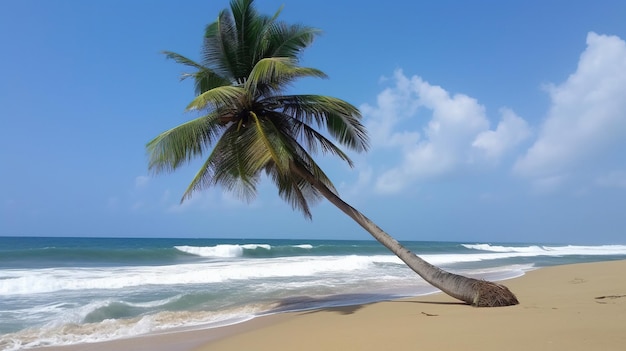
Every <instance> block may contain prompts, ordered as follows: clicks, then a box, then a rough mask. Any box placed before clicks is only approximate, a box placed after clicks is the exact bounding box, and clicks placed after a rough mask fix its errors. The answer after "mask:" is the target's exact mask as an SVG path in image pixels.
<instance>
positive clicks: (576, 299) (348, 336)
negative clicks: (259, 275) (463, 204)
mask: <svg viewBox="0 0 626 351" xmlns="http://www.w3.org/2000/svg"><path fill="white" fill-rule="evenodd" d="M624 272H626V260H619V261H602V262H593V263H582V264H571V265H560V266H551V267H544V268H539V269H536V270H532V271H529V272H526V274H524V275H523V276H521V277H518V278H513V279H510V280H505V281H503V284H504V285H506V286H507V287H509V288H510V289H511V290H512V291H513V292H514V293H515V294H516V295H517V297H518V298H519V300H520V305H517V306H511V307H498V308H474V307H471V306H467V305H465V304H463V303H462V302H458V301H457V300H455V299H453V298H451V297H449V296H447V295H445V294H443V293H436V294H429V295H422V296H417V297H411V298H405V299H399V300H391V301H382V302H375V303H369V304H362V305H354V306H344V307H330V308H322V309H315V310H308V311H300V312H286V313H277V314H271V315H265V316H259V317H256V318H254V319H252V320H250V321H246V322H243V323H238V324H234V325H230V326H224V327H218V328H211V329H197V330H189V331H178V332H167V333H161V334H153V335H146V336H138V337H134V338H128V339H120V340H113V341H107V342H99V343H91V344H77V345H68V346H51V347H40V348H33V349H30V350H40V351H75V350H76V351H77V350H85V351H110V350H116V351H118V350H119V351H124V350H137V349H150V350H155V351H161V350H162V351H165V350H173V351H191V350H194V351H209V350H211V351H220V350H224V351H226V350H295V349H298V350H330V349H341V350H380V349H387V348H394V349H397V350H413V349H416V348H420V349H427V350H429V349H438V350H464V349H467V350H471V349H481V350H494V351H495V350H501V349H502V348H503V347H504V346H505V345H506V347H505V348H506V349H507V350H528V349H537V350H581V351H582V350H590V349H596V350H621V349H622V348H623V345H625V344H626V277H625V275H624V274H625V273H624ZM287 336H289V337H287Z"/></svg>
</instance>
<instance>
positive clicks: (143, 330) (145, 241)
mask: <svg viewBox="0 0 626 351" xmlns="http://www.w3.org/2000/svg"><path fill="white" fill-rule="evenodd" d="M403 244H404V245H406V246H407V247H408V248H409V249H411V250H412V251H413V252H415V253H416V254H418V255H420V256H421V257H422V258H424V259H426V260H427V261H429V262H431V263H433V264H435V265H438V266H440V267H442V268H444V269H446V270H449V271H452V272H456V273H460V274H464V275H468V276H472V277H476V278H483V279H487V280H495V281H499V280H506V279H510V278H514V277H518V276H520V275H523V274H524V272H527V271H529V270H533V269H538V268H541V267H545V266H552V265H561V264H570V263H580V262H592V261H608V260H618V259H626V245H598V246H575V245H549V244H538V243H531V244H529V243H526V244H507V243H475V242H403ZM434 292H436V290H435V289H434V288H432V287H431V286H429V285H428V284H426V283H425V282H424V281H423V280H422V279H421V278H419V277H418V276H417V275H416V274H415V273H413V272H412V271H411V270H410V269H409V268H407V267H406V266H405V265H404V264H403V263H402V262H401V261H400V260H399V259H397V258H396V257H395V256H394V255H392V254H391V253H390V252H389V251H387V249H385V248H384V247H382V246H381V245H380V244H378V243H377V242H376V241H366V240H363V241H342V240H304V239H298V240H263V239H254V240H230V239H149V238H141V239H129V238H52V237H41V238H34V237H0V350H7V351H8V350H18V349H27V348H32V347H42V346H53V345H69V344H78V343H90V342H98V341H105V340H113V339H119V338H128V337H134V336H139V335H146V334H150V333H161V332H166V331H170V330H183V329H194V328H212V327H218V326H224V325H230V324H235V323H241V322H244V321H247V320H250V319H252V318H255V317H257V316H261V315H266V314H272V313H280V312H286V311H298V310H307V309H316V308H322V307H331V306H344V305H352V304H361V303H367V302H374V301H382V300H389V299H395V298H401V297H408V296H417V295H425V294H431V293H434ZM521 302H522V303H523V301H521Z"/></svg>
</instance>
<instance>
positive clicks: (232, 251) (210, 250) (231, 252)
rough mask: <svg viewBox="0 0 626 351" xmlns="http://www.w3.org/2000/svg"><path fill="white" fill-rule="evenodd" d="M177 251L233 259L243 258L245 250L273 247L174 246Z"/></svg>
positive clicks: (257, 245) (262, 245) (246, 245)
mask: <svg viewBox="0 0 626 351" xmlns="http://www.w3.org/2000/svg"><path fill="white" fill-rule="evenodd" d="M174 248H175V249H176V250H179V251H182V252H185V253H188V254H191V255H196V256H201V257H221V258H232V257H241V256H243V252H244V250H256V249H264V250H271V249H272V246H271V245H267V244H245V245H228V244H224V245H216V246H174Z"/></svg>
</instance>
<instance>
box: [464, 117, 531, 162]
mask: <svg viewBox="0 0 626 351" xmlns="http://www.w3.org/2000/svg"><path fill="white" fill-rule="evenodd" d="M500 113H501V114H502V119H501V120H500V123H498V127H497V128H496V130H486V131H484V132H482V133H480V134H478V136H477V137H476V139H475V140H474V142H473V143H472V146H473V147H475V148H477V149H479V150H481V151H483V152H484V154H485V156H486V157H487V158H488V159H491V160H497V159H499V158H500V157H502V155H503V154H504V153H505V152H506V151H509V150H510V149H511V148H513V147H514V146H516V145H518V144H519V143H521V142H522V141H524V140H526V139H527V138H528V137H530V128H529V127H528V123H526V121H525V120H524V119H522V118H520V117H518V116H517V115H516V114H515V112H513V111H512V110H510V109H508V108H503V109H501V110H500Z"/></svg>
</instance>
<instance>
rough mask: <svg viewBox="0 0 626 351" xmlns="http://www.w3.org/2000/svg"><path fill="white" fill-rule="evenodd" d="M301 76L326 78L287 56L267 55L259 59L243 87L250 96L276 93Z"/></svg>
mask: <svg viewBox="0 0 626 351" xmlns="http://www.w3.org/2000/svg"><path fill="white" fill-rule="evenodd" d="M303 77H316V78H327V76H326V74H325V73H324V72H322V71H320V70H318V69H315V68H307V67H300V66H298V65H297V64H296V61H295V60H294V59H292V58H289V57H269V58H264V59H262V60H259V61H258V62H257V63H256V65H254V68H253V69H252V72H250V75H249V76H248V79H247V80H246V83H245V85H244V87H245V88H246V89H247V90H248V91H250V94H251V95H252V96H259V95H267V94H270V93H278V92H280V91H282V90H284V89H285V87H286V86H287V85H289V84H290V83H292V82H293V81H294V80H296V79H298V78H303Z"/></svg>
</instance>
